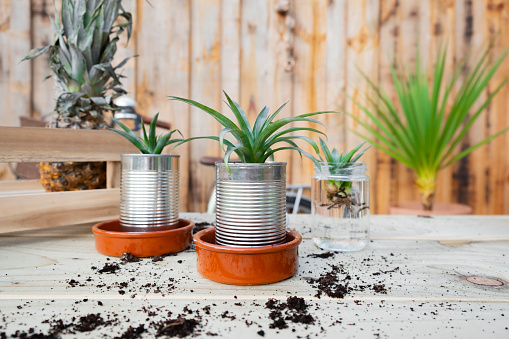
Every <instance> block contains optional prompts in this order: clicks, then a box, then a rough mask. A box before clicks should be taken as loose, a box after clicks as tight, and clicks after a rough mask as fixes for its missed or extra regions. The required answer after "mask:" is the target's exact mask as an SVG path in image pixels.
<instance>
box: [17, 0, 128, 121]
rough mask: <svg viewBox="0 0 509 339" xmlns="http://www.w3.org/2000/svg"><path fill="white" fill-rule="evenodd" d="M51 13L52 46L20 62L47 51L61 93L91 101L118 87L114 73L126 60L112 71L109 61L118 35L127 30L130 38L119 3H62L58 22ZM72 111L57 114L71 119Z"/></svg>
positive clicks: (66, 0) (68, 0) (75, 0)
mask: <svg viewBox="0 0 509 339" xmlns="http://www.w3.org/2000/svg"><path fill="white" fill-rule="evenodd" d="M54 12H55V17H54V18H51V17H50V20H51V22H52V25H53V28H54V30H55V40H54V42H53V44H51V45H48V46H45V47H42V48H36V49H33V50H31V51H30V52H29V53H28V54H27V56H26V57H25V58H24V59H23V60H29V59H33V58H36V57H38V56H40V55H42V54H44V53H46V52H48V51H49V52H50V68H51V70H52V72H53V74H54V75H55V76H56V78H57V80H58V82H59V84H60V85H62V86H63V87H64V88H62V90H63V91H64V92H69V93H72V92H79V93H82V94H83V95H84V97H89V98H91V97H97V96H105V95H106V92H107V91H109V90H111V89H112V88H114V87H115V86H120V85H121V83H120V80H119V79H120V77H121V76H120V74H117V73H116V70H117V69H118V68H120V67H121V66H123V65H124V64H125V62H127V60H128V59H125V60H124V61H122V62H121V63H120V64H119V65H118V66H117V67H115V68H114V67H113V66H112V65H111V62H112V61H113V57H114V54H115V52H116V50H117V46H116V44H117V42H118V41H119V36H120V35H121V34H122V33H123V32H124V31H125V30H127V35H128V38H129V37H130V34H131V27H132V16H131V14H130V13H128V12H126V11H125V10H124V9H123V8H122V6H121V0H107V1H106V0H62V11H61V17H60V20H58V12H57V10H56V8H55V9H54ZM117 19H119V20H118V21H117ZM116 22H117V23H116ZM23 60H22V61H23ZM120 93H121V92H119V91H115V94H114V95H115V96H118V95H119V94H120ZM57 106H58V103H57ZM74 111H75V110H67V111H64V112H60V111H59V112H58V113H59V114H61V115H64V116H69V117H74V116H75V115H73V114H74Z"/></svg>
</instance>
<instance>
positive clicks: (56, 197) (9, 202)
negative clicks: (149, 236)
mask: <svg viewBox="0 0 509 339" xmlns="http://www.w3.org/2000/svg"><path fill="white" fill-rule="evenodd" d="M119 208H120V189H118V188H114V189H102V190H90V191H75V192H53V193H46V192H42V193H29V194H19V192H16V196H8V195H6V196H4V195H3V194H0V223H1V224H2V227H1V229H0V232H14V231H20V230H25V229H37V228H47V227H54V226H62V225H70V224H78V223H85V222H91V221H101V220H107V219H115V218H118V215H119Z"/></svg>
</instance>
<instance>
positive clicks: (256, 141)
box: [170, 92, 339, 172]
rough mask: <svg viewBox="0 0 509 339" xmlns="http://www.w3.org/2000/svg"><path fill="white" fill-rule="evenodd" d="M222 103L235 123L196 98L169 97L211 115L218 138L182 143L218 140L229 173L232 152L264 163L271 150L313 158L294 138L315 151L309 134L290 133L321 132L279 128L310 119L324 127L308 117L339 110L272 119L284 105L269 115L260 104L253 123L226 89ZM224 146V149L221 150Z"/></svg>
mask: <svg viewBox="0 0 509 339" xmlns="http://www.w3.org/2000/svg"><path fill="white" fill-rule="evenodd" d="M224 94H225V96H226V99H227V101H226V105H227V106H228V108H230V110H231V111H232V112H233V114H234V116H235V118H236V120H237V123H235V122H233V121H232V120H230V119H229V118H227V117H226V116H225V115H224V114H222V113H219V112H217V111H216V110H214V109H212V108H210V107H207V106H205V105H202V104H200V103H198V102H196V101H193V100H189V99H184V98H179V97H175V96H170V99H171V100H178V101H182V102H185V103H187V104H189V105H192V106H194V107H197V108H199V109H201V110H202V111H204V112H205V113H207V114H209V115H210V116H212V117H213V118H214V119H215V120H217V121H218V122H219V123H220V124H221V125H223V127H224V128H223V129H222V130H221V132H220V133H219V137H216V136H206V137H193V138H189V139H186V140H184V141H182V142H181V143H183V142H187V141H190V140H194V139H212V140H217V141H219V143H220V145H221V148H223V150H224V152H225V154H224V163H225V166H226V168H227V170H228V171H229V172H230V167H229V159H230V156H231V154H232V153H235V154H237V156H238V157H239V158H240V160H241V161H242V162H243V163H264V162H265V161H267V160H274V153H276V152H279V151H282V150H294V151H297V152H298V153H299V155H300V156H301V159H302V155H305V156H307V157H308V158H310V159H314V157H313V156H312V155H311V154H309V153H308V152H306V151H304V150H303V149H302V148H300V147H299V146H298V145H297V144H296V143H295V141H294V140H303V141H305V142H307V143H308V144H310V145H311V146H312V147H313V149H314V150H315V151H316V152H317V153H318V151H319V149H318V145H317V144H316V143H315V142H314V141H313V140H312V139H311V138H309V137H307V136H303V135H294V134H293V132H302V131H310V132H314V133H319V134H322V135H324V136H325V133H323V132H321V131H319V130H317V129H315V128H311V127H291V128H286V129H282V128H283V127H285V126H287V125H288V124H290V123H294V122H311V123H316V124H319V125H322V126H324V127H326V128H327V126H325V125H324V124H323V123H322V122H320V121H318V120H315V119H312V118H309V117H310V116H316V115H320V114H325V113H339V112H335V111H322V112H313V113H306V114H301V115H298V116H295V117H288V118H281V119H279V120H274V119H275V117H276V116H277V115H278V113H279V112H281V110H282V109H283V107H284V106H285V105H286V103H285V104H283V105H282V106H281V107H279V108H278V109H277V110H276V111H275V112H274V113H273V114H270V115H269V108H268V107H264V108H263V109H262V110H261V111H260V113H259V114H258V116H257V118H256V121H255V123H254V125H253V126H251V124H250V123H249V120H248V117H247V115H246V113H245V112H244V110H242V108H241V107H240V106H239V104H237V103H236V102H235V101H233V100H232V99H231V98H230V97H229V96H228V94H226V92H225V93H224ZM227 134H230V135H231V136H232V137H233V138H234V139H235V140H233V141H230V140H227V139H226V138H225V137H226V135H227ZM281 143H284V144H286V145H284V146H282V147H278V145H277V144H281ZM225 146H226V149H225Z"/></svg>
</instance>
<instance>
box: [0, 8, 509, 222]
mask: <svg viewBox="0 0 509 339" xmlns="http://www.w3.org/2000/svg"><path fill="white" fill-rule="evenodd" d="M124 2H125V4H124V6H125V7H126V9H128V10H130V11H131V12H132V14H133V16H134V31H133V37H132V41H131V42H130V44H129V46H128V48H125V41H121V43H120V44H119V46H118V49H119V50H118V53H117V54H118V55H117V60H119V59H120V58H122V57H125V56H129V55H134V54H137V55H139V57H138V58H135V59H133V60H131V61H130V62H129V63H128V64H127V65H126V67H125V71H124V73H125V75H126V76H127V78H126V79H124V80H123V82H124V84H125V85H126V88H127V89H128V90H129V92H130V94H131V95H133V96H135V97H136V100H137V101H138V103H139V106H138V109H139V111H140V113H143V114H145V115H147V116H149V117H151V116H153V115H154V114H155V113H156V112H158V111H159V112H160V113H161V118H162V119H164V120H165V121H169V122H171V124H172V126H173V127H174V128H178V129H180V130H181V131H182V133H183V134H184V135H185V136H186V137H188V136H199V135H211V134H217V133H218V132H219V130H220V129H221V127H220V126H219V125H218V124H217V122H216V121H214V120H213V119H211V118H210V117H208V116H207V115H205V114H204V113H203V112H199V111H198V110H195V109H191V108H190V107H188V106H186V105H184V104H181V103H176V102H168V101H167V100H166V96H167V95H178V96H184V97H189V98H192V99H195V100H198V101H200V102H203V103H204V104H206V105H208V106H211V107H214V108H216V109H218V110H222V111H223V112H225V113H226V114H227V115H228V116H229V117H232V115H231V113H228V110H227V109H226V107H225V105H224V103H223V102H222V100H223V95H222V89H225V90H226V91H227V92H228V93H230V94H231V96H232V98H234V99H236V100H237V101H239V102H240V104H241V106H242V107H243V108H245V110H246V111H247V112H248V115H249V117H250V119H251V120H253V119H254V117H255V115H256V113H258V112H259V110H260V109H261V108H262V107H263V106H265V105H267V106H269V107H270V108H271V111H274V110H275V109H276V108H277V107H278V106H279V105H281V104H283V103H284V102H286V101H290V102H289V104H288V105H287V107H286V108H285V110H284V111H283V112H282V113H281V117H285V116H295V115H297V114H301V113H304V112H309V111H312V110H318V109H328V110H341V109H343V108H346V109H347V110H348V111H349V112H351V113H353V114H356V115H359V116H360V117H362V118H363V119H364V118H365V117H364V116H363V114H362V113H361V112H358V111H357V110H356V109H355V108H354V107H353V106H352V105H351V102H350V101H349V100H347V99H346V98H345V95H344V94H345V91H346V93H348V94H349V95H353V96H355V97H359V96H362V94H363V93H364V91H365V90H366V86H365V83H363V81H362V80H361V78H360V76H359V73H358V71H357V70H356V68H355V67H356V66H359V67H361V68H362V69H363V71H364V72H366V73H367V74H368V75H369V76H370V77H371V78H372V79H374V80H375V81H378V82H380V84H381V85H382V86H383V87H384V89H386V91H387V93H388V95H389V96H390V97H391V98H393V99H396V98H397V95H396V93H395V90H394V88H393V86H392V85H391V82H392V81H391V79H390V71H389V66H390V64H391V63H392V62H393V61H394V56H395V55H397V56H398V58H399V59H400V61H404V62H410V63H411V64H412V63H413V62H414V61H415V53H416V51H417V43H418V41H419V46H420V49H419V52H420V56H421V58H422V62H423V64H425V65H429V66H431V67H430V74H429V76H431V72H432V71H433V67H432V66H433V65H434V64H435V60H434V59H435V56H436V52H437V49H438V46H439V44H440V42H448V44H449V54H448V58H447V60H446V65H447V69H452V68H453V67H454V66H455V65H458V64H459V63H460V62H462V61H463V60H464V58H465V57H466V55H467V54H468V52H469V51H471V52H472V56H473V57H474V59H475V56H477V55H476V52H478V51H480V50H481V48H482V47H483V46H486V44H487V43H488V41H489V40H490V39H492V38H493V37H494V36H495V35H497V33H499V34H498V39H497V40H496V42H495V47H494V49H493V51H492V53H491V55H490V58H491V60H493V59H494V58H496V57H497V56H498V55H500V53H502V51H503V49H504V48H505V47H507V46H509V38H508V37H509V26H508V25H507V21H508V20H509V0H480V1H452V0H447V1H445V0H413V1H401V0H400V1H397V0H334V1H330V0H312V1H311V0H310V1H296V0H292V1H289V11H288V12H286V13H278V12H277V11H276V7H277V5H278V3H279V1H278V0H243V1H241V0H213V1H198V0H195V1H184V0H171V1H150V3H149V2H147V1H145V0H124ZM58 6H59V2H58V1H57V7H58ZM0 8H1V9H2V11H1V14H0V41H1V44H2V47H4V48H2V51H1V52H0V74H1V77H0V88H1V91H0V101H1V102H2V103H3V105H1V106H0V125H6V126H16V125H17V124H18V120H17V119H18V118H17V117H18V116H20V115H30V114H31V115H33V116H35V117H40V116H43V115H46V114H48V113H51V111H52V109H53V105H54V95H53V89H52V87H53V86H52V80H49V81H47V82H42V79H43V78H44V77H45V76H46V75H47V74H48V73H49V69H48V67H47V57H46V56H42V57H40V58H38V59H36V60H34V61H30V62H24V63H21V64H19V65H18V61H19V60H21V58H22V57H23V56H24V55H25V54H26V52H27V51H28V50H29V49H30V48H33V47H40V46H42V45H45V44H47V43H48V42H50V40H51V37H52V30H51V25H50V22H49V20H48V15H53V9H52V1H51V0H44V1H43V0H41V1H38V0H37V1H36V0H30V1H29V0H20V1H17V0H16V1H15V0H0ZM57 9H58V8H57ZM13 18H15V20H13ZM507 76H509V63H508V62H505V63H504V64H502V66H501V67H500V69H499V72H498V73H497V74H496V75H495V77H494V79H493V81H492V82H491V83H490V84H489V86H488V89H487V90H486V91H485V93H483V97H486V96H487V95H489V93H490V91H493V89H494V88H496V86H497V85H498V83H499V82H500V81H501V80H503V79H505V78H506V77H507ZM454 91H457V89H454ZM454 91H453V92H454ZM320 119H321V120H322V121H324V122H326V123H327V125H328V126H329V129H328V133H329V143H330V144H331V145H332V146H335V147H339V148H341V149H349V148H352V147H354V146H355V145H356V143H358V142H359V141H360V138H358V137H356V136H355V135H353V134H352V133H351V132H349V129H355V130H359V131H360V130H362V129H361V128H359V126H357V125H356V124H355V123H353V122H352V121H351V119H347V118H346V116H345V115H340V114H338V115H329V116H326V117H322V118H320ZM508 124H509V86H508V85H506V86H505V87H504V88H503V89H502V91H501V92H500V94H499V95H498V96H497V97H496V98H495V100H494V101H493V102H492V103H491V105H489V107H488V108H487V110H486V112H484V113H483V114H482V115H481V118H480V119H479V121H478V122H477V123H476V124H474V126H473V127H472V129H471V131H470V132H469V133H468V134H467V138H466V139H465V141H464V142H463V143H462V144H461V145H460V146H459V147H458V151H459V150H461V149H462V148H465V147H467V146H468V145H472V144H473V143H475V142H476V141H479V140H481V139H482V138H483V137H486V136H488V135H491V134H493V133H495V132H497V131H499V130H500V129H501V128H503V127H506V126H507V125H508ZM316 139H317V138H316ZM508 148H509V136H508V135H503V136H501V137H500V138H498V139H496V140H494V141H493V142H491V143H490V144H489V145H487V146H484V147H482V148H481V149H479V150H477V151H475V152H474V153H472V154H471V155H470V156H468V157H466V158H465V159H463V160H461V161H459V162H458V163H456V164H454V165H453V166H450V167H448V168H446V169H444V170H443V171H442V172H441V173H440V175H439V177H438V191H437V197H436V198H437V201H443V202H460V203H466V204H469V205H471V206H472V207H473V208H474V213H477V214H493V213H496V214H499V213H505V214H507V213H509V156H508V155H507V152H506V150H507V149H508ZM308 150H309V148H308ZM176 153H178V154H180V155H181V160H182V161H181V174H182V175H181V192H182V194H183V197H182V205H181V206H182V209H183V210H184V211H186V210H188V211H204V210H205V206H206V203H207V200H208V198H209V193H210V188H211V186H212V184H213V182H214V171H213V169H212V168H207V167H204V166H203V165H200V164H199V162H198V161H199V159H200V157H202V156H205V155H208V156H219V155H221V151H220V149H219V146H218V145H217V143H215V142H213V141H195V142H191V143H190V144H187V145H183V146H180V147H179V148H177V149H176ZM276 160H280V161H286V162H287V163H288V170H287V179H288V180H287V182H288V183H294V184H299V183H300V184H307V183H309V182H310V177H311V174H312V172H313V170H312V167H313V166H312V163H311V162H310V161H309V160H307V159H304V160H303V162H302V164H301V162H300V158H299V156H298V155H297V154H294V153H291V152H284V153H279V154H276ZM364 160H365V161H366V162H367V166H368V173H369V175H370V177H371V180H372V184H371V193H372V194H371V196H372V199H371V207H372V211H373V212H374V213H386V212H387V208H388V206H389V205H390V204H391V203H396V202H399V201H404V200H413V199H417V198H418V194H417V190H416V187H415V185H414V183H413V181H414V179H415V177H414V174H413V173H412V172H411V171H409V170H408V169H407V168H406V167H405V166H404V165H402V164H399V163H397V162H396V161H394V160H393V159H391V158H390V157H389V156H387V155H385V154H383V153H382V152H379V151H376V150H371V151H369V152H368V153H367V154H366V156H365V158H364ZM9 178H10V176H9V171H8V169H7V168H6V167H5V166H2V167H0V179H3V180H5V179H9ZM186 195H187V196H186Z"/></svg>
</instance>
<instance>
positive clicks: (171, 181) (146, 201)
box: [120, 154, 179, 232]
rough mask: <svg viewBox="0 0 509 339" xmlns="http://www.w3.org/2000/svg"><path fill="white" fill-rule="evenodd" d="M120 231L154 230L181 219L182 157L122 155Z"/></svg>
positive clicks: (170, 227)
mask: <svg viewBox="0 0 509 339" xmlns="http://www.w3.org/2000/svg"><path fill="white" fill-rule="evenodd" d="M121 162H122V172H121V178H120V230H121V231H123V232H151V231H158V230H167V229H173V228H176V227H177V225H178V222H179V171H178V168H179V156H178V155H166V154H122V155H121Z"/></svg>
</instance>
